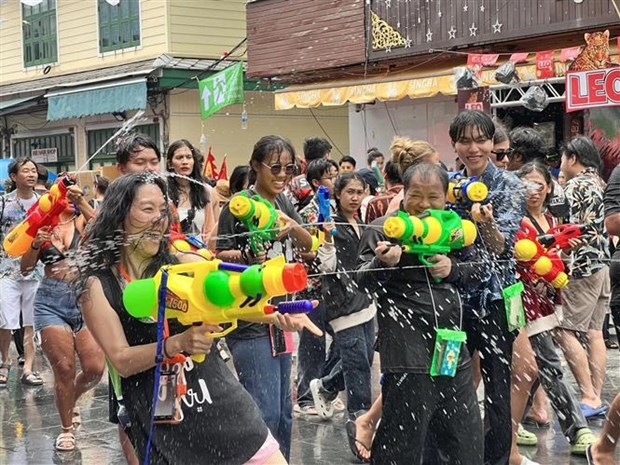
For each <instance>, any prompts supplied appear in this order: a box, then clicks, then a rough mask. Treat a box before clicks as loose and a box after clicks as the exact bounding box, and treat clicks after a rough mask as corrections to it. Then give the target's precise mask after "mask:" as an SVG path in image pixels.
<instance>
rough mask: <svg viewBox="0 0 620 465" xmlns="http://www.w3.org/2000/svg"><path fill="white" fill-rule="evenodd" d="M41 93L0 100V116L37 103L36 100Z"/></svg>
mask: <svg viewBox="0 0 620 465" xmlns="http://www.w3.org/2000/svg"><path fill="white" fill-rule="evenodd" d="M39 97H41V94H38V95H31V96H30V97H23V98H15V99H11V100H4V101H2V102H0V116H1V115H6V114H9V113H12V112H14V111H18V110H21V109H24V108H28V107H31V106H34V105H36V104H37V100H38V99H39Z"/></svg>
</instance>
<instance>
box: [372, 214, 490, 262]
mask: <svg viewBox="0 0 620 465" xmlns="http://www.w3.org/2000/svg"><path fill="white" fill-rule="evenodd" d="M383 232H384V233H385V235H386V236H387V237H389V238H391V239H398V240H400V241H401V243H402V245H403V250H404V251H405V252H406V253H413V254H417V255H419V257H420V261H421V262H422V263H423V264H425V265H426V266H432V265H433V263H431V262H429V261H428V259H427V257H430V256H432V255H435V254H448V253H449V252H450V251H452V250H456V249H462V248H463V247H467V246H469V245H471V244H473V243H474V242H475V240H476V237H477V236H478V231H477V230H476V226H475V225H474V223H472V222H471V221H469V220H463V219H461V217H460V216H459V215H458V214H457V213H456V212H453V211H451V210H426V212H425V213H424V214H423V215H420V216H419V217H418V216H411V215H408V214H407V213H406V212H403V211H399V212H398V215H397V216H393V217H390V218H388V219H387V220H386V221H385V223H384V224H383Z"/></svg>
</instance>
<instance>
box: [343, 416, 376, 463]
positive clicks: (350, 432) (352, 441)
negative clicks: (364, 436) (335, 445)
mask: <svg viewBox="0 0 620 465" xmlns="http://www.w3.org/2000/svg"><path fill="white" fill-rule="evenodd" d="M345 429H346V431H347V439H348V440H349V449H351V452H352V453H353V455H354V456H355V457H356V458H357V459H358V460H359V461H361V462H362V463H370V459H367V458H366V457H363V456H362V454H360V451H359V450H358V449H357V446H358V445H359V447H362V448H363V449H366V450H367V451H368V452H370V449H369V448H368V446H367V445H366V444H363V443H362V442H361V441H360V440H358V439H356V438H355V435H356V433H357V428H356V426H355V421H354V420H347V422H346V424H345Z"/></svg>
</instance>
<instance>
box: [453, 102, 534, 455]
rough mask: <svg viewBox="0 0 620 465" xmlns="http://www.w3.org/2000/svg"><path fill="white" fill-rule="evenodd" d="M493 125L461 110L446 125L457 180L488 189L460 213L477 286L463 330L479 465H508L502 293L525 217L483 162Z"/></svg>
mask: <svg viewBox="0 0 620 465" xmlns="http://www.w3.org/2000/svg"><path fill="white" fill-rule="evenodd" d="M494 133H495V125H494V123H493V120H492V119H491V117H490V116H489V115H487V114H486V113H483V112H481V111H474V110H465V111H463V112H461V113H459V114H458V115H457V116H456V118H454V120H453V121H452V123H451V124H450V139H451V141H452V147H454V150H455V151H456V153H457V155H458V157H459V159H460V160H461V161H462V162H463V164H464V165H465V169H464V170H463V171H462V173H461V174H463V175H464V176H478V177H479V180H480V181H482V182H483V183H484V184H485V185H486V186H487V187H488V189H489V196H488V201H489V202H488V203H487V204H485V205H481V204H479V203H476V204H474V205H473V206H472V207H471V211H463V212H459V213H461V214H462V215H463V216H464V217H465V218H467V219H475V221H476V226H477V229H478V237H477V239H476V242H475V244H474V245H475V251H476V254H477V255H476V260H477V261H478V262H479V263H480V266H479V267H478V269H479V276H478V280H479V285H478V286H476V287H470V288H468V289H464V298H463V304H464V308H465V312H464V321H463V326H464V329H465V331H466V332H467V346H468V348H469V350H470V352H472V353H473V352H474V351H478V352H480V365H481V372H482V380H483V382H484V390H485V419H486V422H487V423H488V429H487V430H486V434H485V440H484V463H485V465H505V464H507V463H508V459H509V455H510V450H511V443H512V422H511V410H510V380H511V363H512V343H513V342H514V339H515V334H513V333H512V332H511V331H510V330H509V329H508V321H507V318H506V310H505V304H504V298H503V294H502V290H503V289H505V288H507V287H508V286H510V285H512V284H514V283H515V274H516V273H515V265H514V259H513V258H514V243H515V238H516V234H517V231H518V230H519V227H520V224H521V219H522V218H523V216H524V214H525V195H524V192H523V188H522V184H521V182H520V181H519V180H518V179H517V178H516V177H515V176H514V175H512V174H510V173H507V172H506V171H504V170H501V169H499V168H497V167H496V166H495V165H494V164H493V163H491V162H490V161H489V155H490V153H491V150H493V135H494Z"/></svg>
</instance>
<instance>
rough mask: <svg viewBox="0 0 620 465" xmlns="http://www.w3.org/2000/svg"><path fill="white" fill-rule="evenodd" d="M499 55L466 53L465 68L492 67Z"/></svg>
mask: <svg viewBox="0 0 620 465" xmlns="http://www.w3.org/2000/svg"><path fill="white" fill-rule="evenodd" d="M498 58H499V54H497V53H496V54H490V53H487V54H479V53H468V54H467V66H494V65H495V63H497V59H498Z"/></svg>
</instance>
